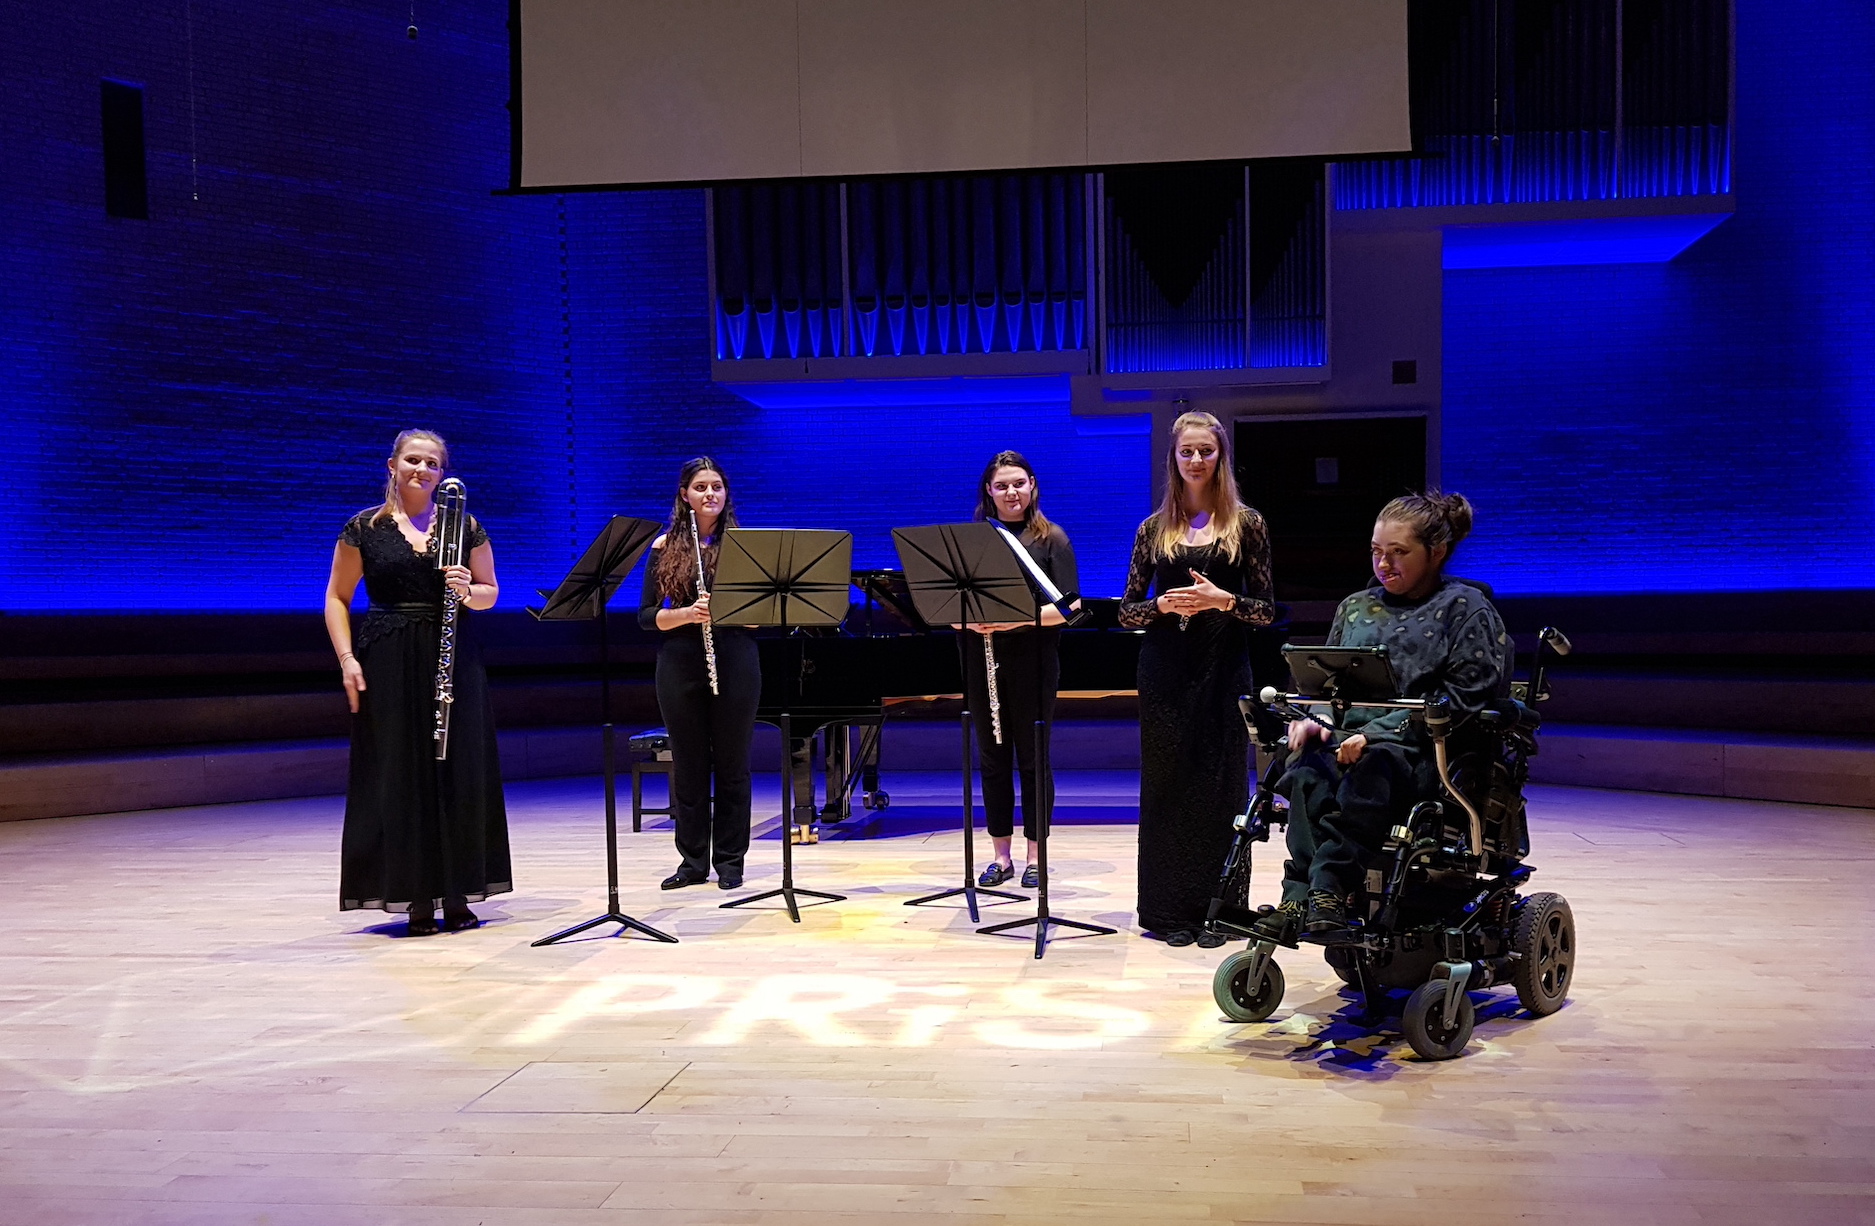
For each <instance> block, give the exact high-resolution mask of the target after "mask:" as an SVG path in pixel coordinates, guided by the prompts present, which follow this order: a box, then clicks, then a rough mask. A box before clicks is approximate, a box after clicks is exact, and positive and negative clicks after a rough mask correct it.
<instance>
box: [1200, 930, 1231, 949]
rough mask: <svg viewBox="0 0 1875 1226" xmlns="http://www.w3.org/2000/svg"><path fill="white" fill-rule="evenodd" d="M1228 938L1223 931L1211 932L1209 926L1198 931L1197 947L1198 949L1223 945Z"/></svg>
mask: <svg viewBox="0 0 1875 1226" xmlns="http://www.w3.org/2000/svg"><path fill="white" fill-rule="evenodd" d="M1229 940H1230V938H1229V937H1227V936H1225V935H1224V934H1223V933H1221V932H1213V931H1211V930H1210V929H1209V928H1206V929H1203V930H1202V931H1200V932H1199V933H1198V948H1199V949H1216V948H1218V947H1219V946H1220V945H1223V944H1225V943H1226V942H1228V941H1229Z"/></svg>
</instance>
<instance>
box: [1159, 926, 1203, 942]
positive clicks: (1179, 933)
mask: <svg viewBox="0 0 1875 1226" xmlns="http://www.w3.org/2000/svg"><path fill="white" fill-rule="evenodd" d="M1197 939H1198V934H1197V933H1195V932H1193V931H1192V930H1191V929H1189V928H1179V929H1176V930H1174V931H1172V932H1168V933H1166V934H1165V943H1166V944H1167V945H1189V944H1191V943H1192V942H1193V941H1195V940H1197Z"/></svg>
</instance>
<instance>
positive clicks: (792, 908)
mask: <svg viewBox="0 0 1875 1226" xmlns="http://www.w3.org/2000/svg"><path fill="white" fill-rule="evenodd" d="M803 896H805V897H808V898H818V899H820V901H819V902H817V903H809V904H808V906H810V907H819V906H825V905H826V904H827V903H830V902H845V901H846V895H844V894H827V893H824V892H822V891H820V890H804V889H802V888H801V887H799V886H793V885H784V886H781V887H779V888H777V889H773V890H764V891H762V892H761V893H760V894H751V895H749V896H748V897H747V898H738V899H736V900H735V901H734V902H726V903H723V904H722V905H721V906H720V907H718V908H717V909H718V910H720V911H727V910H729V909H731V908H732V907H746V906H748V905H749V904H750V903H752V902H763V901H765V900H767V899H770V898H779V899H781V900H782V901H784V902H786V903H787V904H788V918H789V919H791V920H793V921H794V922H795V923H797V924H798V923H800V922H801V904H800V903H798V902H796V901H795V900H796V899H798V898H801V897H803Z"/></svg>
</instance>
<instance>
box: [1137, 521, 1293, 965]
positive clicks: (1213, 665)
mask: <svg viewBox="0 0 1875 1226" xmlns="http://www.w3.org/2000/svg"><path fill="white" fill-rule="evenodd" d="M1241 531H1242V537H1241V540H1242V544H1241V545H1240V547H1239V549H1238V555H1237V558H1236V559H1235V560H1232V559H1230V558H1228V557H1227V556H1225V553H1224V551H1223V549H1222V548H1221V547H1219V546H1217V545H1206V546H1199V547H1197V548H1187V547H1182V546H1181V547H1179V548H1177V549H1175V550H1174V551H1173V553H1172V556H1171V557H1169V558H1159V557H1156V556H1155V553H1156V549H1155V546H1156V543H1157V539H1158V523H1157V519H1156V517H1155V518H1151V519H1148V520H1146V522H1145V523H1143V524H1141V525H1140V526H1139V532H1138V534H1137V535H1136V536H1135V537H1134V539H1133V561H1132V565H1131V566H1130V567H1129V568H1128V570H1127V576H1126V596H1125V598H1124V599H1123V601H1122V602H1121V605H1120V622H1121V624H1122V625H1125V626H1131V627H1134V628H1141V627H1143V628H1144V629H1145V631H1146V641H1145V642H1144V643H1143V644H1142V645H1141V646H1140V651H1139V755H1140V760H1139V923H1140V926H1141V927H1142V928H1145V929H1147V930H1148V931H1151V932H1158V933H1170V932H1176V931H1179V930H1181V929H1196V928H1197V927H1199V926H1200V925H1201V924H1203V923H1204V915H1205V908H1206V904H1207V903H1208V902H1209V901H1210V898H1211V892H1212V890H1213V888H1214V887H1215V886H1216V884H1217V876H1218V872H1219V870H1220V869H1222V868H1223V865H1224V855H1225V853H1226V852H1227V851H1228V850H1229V847H1230V832H1231V819H1232V818H1233V817H1235V816H1236V815H1237V814H1239V813H1241V812H1243V808H1244V805H1245V803H1246V802H1247V801H1248V800H1249V794H1250V772H1249V762H1248V753H1249V747H1250V738H1249V735H1248V733H1247V732H1246V731H1245V729H1244V723H1243V717H1242V715H1241V714H1240V713H1239V712H1238V710H1237V697H1238V695H1240V694H1244V693H1248V692H1249V690H1250V685H1251V679H1250V633H1249V632H1250V627H1251V626H1263V625H1268V624H1269V622H1270V619H1271V617H1272V616H1273V615H1274V612H1275V594H1274V592H1273V590H1272V588H1271V585H1270V547H1269V531H1268V529H1267V528H1266V527H1265V526H1264V522H1263V517H1262V516H1261V515H1260V514H1258V513H1257V512H1256V511H1254V510H1250V509H1248V508H1246V509H1245V510H1244V512H1243V523H1242V530H1241ZM1192 570H1197V571H1199V572H1200V573H1202V574H1204V575H1205V576H1206V577H1207V578H1209V579H1210V580H1211V582H1213V583H1215V584H1217V586H1219V587H1221V588H1223V589H1224V590H1225V591H1227V592H1229V593H1231V594H1232V595H1233V596H1234V597H1235V603H1234V605H1233V607H1232V608H1231V609H1230V611H1228V612H1225V611H1223V610H1217V609H1207V610H1205V611H1204V612H1202V613H1199V614H1197V615H1196V616H1194V617H1192V618H1190V619H1189V620H1188V621H1187V623H1186V624H1185V626H1184V627H1183V628H1182V629H1181V628H1180V621H1181V619H1180V618H1179V617H1178V616H1176V615H1175V614H1170V613H1160V612H1159V611H1158V609H1157V608H1156V607H1155V606H1154V604H1153V603H1152V602H1153V599H1154V598H1155V597H1157V596H1159V595H1160V594H1162V593H1164V592H1166V591H1168V590H1170V589H1172V588H1176V587H1189V586H1190V585H1191V582H1192V579H1191V574H1190V572H1191V571H1192Z"/></svg>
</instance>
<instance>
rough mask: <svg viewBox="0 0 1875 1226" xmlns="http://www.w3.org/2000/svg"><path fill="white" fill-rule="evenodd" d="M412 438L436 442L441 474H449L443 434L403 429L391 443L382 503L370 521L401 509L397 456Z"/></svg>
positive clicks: (447, 455) (402, 503) (375, 520)
mask: <svg viewBox="0 0 1875 1226" xmlns="http://www.w3.org/2000/svg"><path fill="white" fill-rule="evenodd" d="M413 439H428V440H429V441H430V442H432V443H435V444H436V450H437V458H438V459H440V460H441V461H442V462H443V474H444V475H445V476H447V475H448V474H449V444H448V443H445V442H444V441H443V436H442V435H440V434H438V433H437V432H436V431H434V430H405V431H403V432H402V433H400V434H399V435H398V436H397V439H396V441H395V442H393V443H392V444H391V470H390V472H388V473H386V474H385V475H384V503H383V505H381V506H380V507H378V509H377V510H376V511H374V512H372V515H371V522H372V523H374V524H375V523H377V522H378V521H379V520H380V519H383V518H384V517H385V516H386V515H395V514H397V512H399V511H401V510H403V508H404V500H403V499H402V498H399V497H398V496H397V457H398V456H400V455H402V454H404V444H405V443H408V442H410V441H411V440H413Z"/></svg>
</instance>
